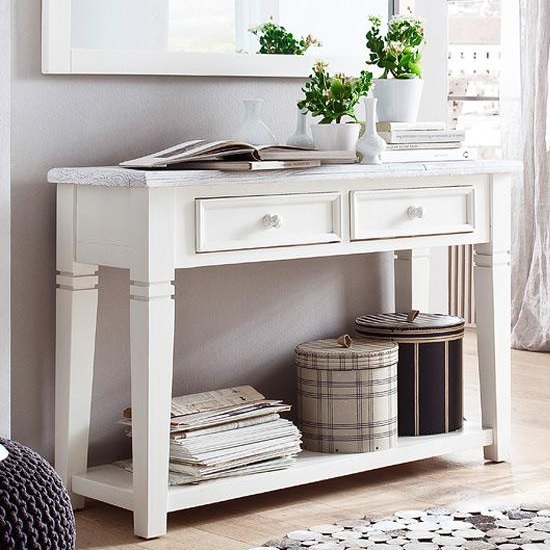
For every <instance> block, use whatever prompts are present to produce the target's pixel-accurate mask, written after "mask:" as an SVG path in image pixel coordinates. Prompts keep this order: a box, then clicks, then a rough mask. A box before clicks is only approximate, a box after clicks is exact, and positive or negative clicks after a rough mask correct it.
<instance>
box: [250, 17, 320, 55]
mask: <svg viewBox="0 0 550 550" xmlns="http://www.w3.org/2000/svg"><path fill="white" fill-rule="evenodd" d="M249 31H250V32H251V33H252V34H253V35H254V36H256V37H257V38H258V40H259V42H260V49H259V50H258V52H257V53H260V54H280V55H304V54H305V53H306V51H307V50H308V49H309V48H310V47H311V46H321V42H319V40H317V39H316V38H315V37H314V36H312V35H311V34H308V35H307V36H306V37H305V38H304V37H301V38H299V39H298V38H296V37H295V36H294V35H293V34H292V33H291V32H290V31H287V30H286V29H285V27H283V26H282V25H278V24H277V23H274V22H273V21H266V22H265V23H263V24H262V25H260V26H258V27H254V28H252V29H249Z"/></svg>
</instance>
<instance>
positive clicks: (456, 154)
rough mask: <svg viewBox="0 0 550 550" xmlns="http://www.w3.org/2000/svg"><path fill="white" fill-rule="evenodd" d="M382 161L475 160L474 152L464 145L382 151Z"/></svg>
mask: <svg viewBox="0 0 550 550" xmlns="http://www.w3.org/2000/svg"><path fill="white" fill-rule="evenodd" d="M381 158H382V162H383V163H390V162H433V161H449V162H451V161H458V160H475V152H474V151H472V150H471V149H467V148H465V147H460V148H455V149H420V150H414V149H412V150H409V151H384V152H383V153H382V155H381Z"/></svg>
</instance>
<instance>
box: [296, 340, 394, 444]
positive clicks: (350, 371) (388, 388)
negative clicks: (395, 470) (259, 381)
mask: <svg viewBox="0 0 550 550" xmlns="http://www.w3.org/2000/svg"><path fill="white" fill-rule="evenodd" d="M339 342H340V343H339ZM347 346H349V347H347ZM397 351H398V346H397V344H395V343H393V342H376V341H372V340H363V339H357V340H353V342H352V341H351V339H350V338H349V336H347V337H346V338H344V337H342V338H339V339H338V340H317V341H315V342H306V343H303V344H300V345H299V346H297V347H296V368H297V377H298V407H297V410H298V426H299V427H300V429H301V431H302V441H303V446H304V448H305V449H307V450H309V451H317V452H322V453H362V452H365V451H378V450H382V449H389V448H390V447H392V446H393V445H394V444H395V443H396V441H397V358H398V354H397Z"/></svg>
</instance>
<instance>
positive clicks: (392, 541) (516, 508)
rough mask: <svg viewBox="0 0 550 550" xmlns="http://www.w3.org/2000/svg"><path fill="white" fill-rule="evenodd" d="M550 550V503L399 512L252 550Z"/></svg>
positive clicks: (288, 537) (302, 532)
mask: <svg viewBox="0 0 550 550" xmlns="http://www.w3.org/2000/svg"><path fill="white" fill-rule="evenodd" d="M348 548H349V549H355V548H370V549H371V550H550V505H544V504H534V503H533V504H530V503H529V504H499V505H495V506H490V507H488V508H473V507H464V508H461V509H451V508H441V507H437V508H429V509H427V510H399V511H397V512H395V513H394V514H393V515H392V516H388V517H384V518H382V519H377V520H374V519H369V518H368V517H365V518H363V519H349V520H348V519H346V520H341V521H337V522H336V523H334V524H326V525H314V526H313V527H310V528H309V529H299V530H296V531H291V532H290V533H287V534H286V535H285V536H284V537H282V538H281V539H276V540H270V541H268V542H266V543H265V544H264V545H263V546H260V547H256V548H253V549H251V550H345V549H348Z"/></svg>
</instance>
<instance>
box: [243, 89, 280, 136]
mask: <svg viewBox="0 0 550 550" xmlns="http://www.w3.org/2000/svg"><path fill="white" fill-rule="evenodd" d="M262 104H263V99H245V100H244V120H243V122H242V124H241V125H240V126H239V128H238V129H237V130H236V131H235V133H234V134H233V139H234V140H237V141H245V142H247V143H251V144H252V145H277V144H278V143H279V140H278V139H277V137H276V136H275V134H274V133H273V132H272V131H271V130H270V129H269V128H268V127H267V125H266V124H265V122H264V121H263V120H262Z"/></svg>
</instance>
